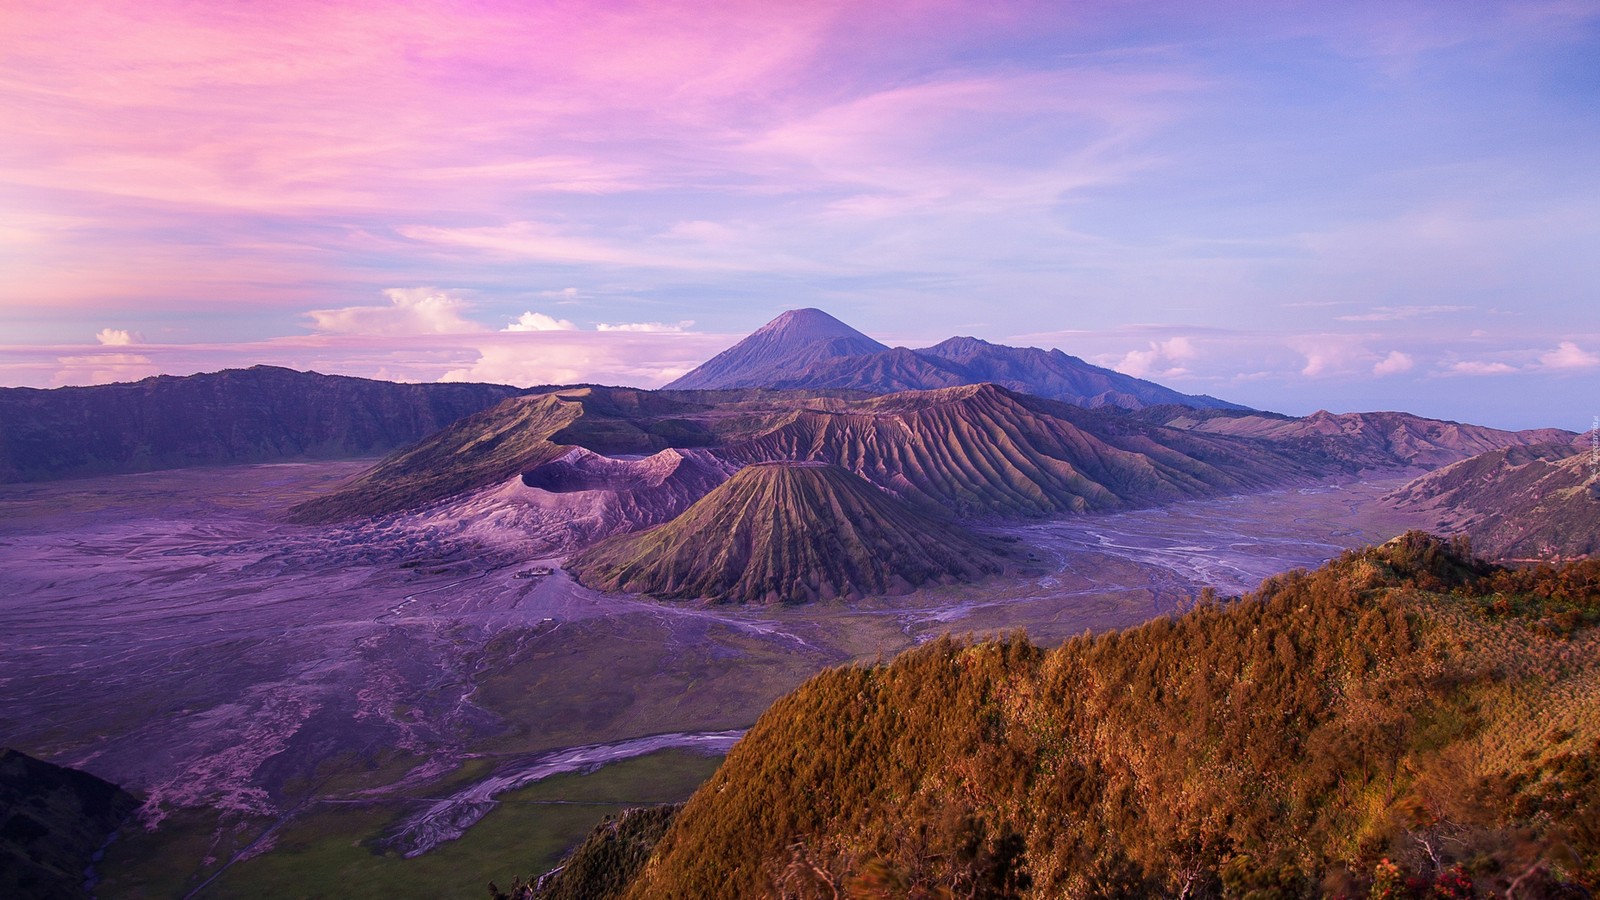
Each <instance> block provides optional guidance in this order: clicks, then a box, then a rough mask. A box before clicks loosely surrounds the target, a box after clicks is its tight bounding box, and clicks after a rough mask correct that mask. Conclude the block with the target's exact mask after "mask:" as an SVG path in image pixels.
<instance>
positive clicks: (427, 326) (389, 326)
mask: <svg viewBox="0 0 1600 900" xmlns="http://www.w3.org/2000/svg"><path fill="white" fill-rule="evenodd" d="M383 293H384V295H385V296H387V297H388V298H389V305H388V306H346V307H342V308H340V309H316V310H312V311H310V312H308V313H306V316H307V317H308V318H309V319H311V327H312V329H314V330H316V331H319V332H322V333H324V334H369V335H387V336H399V335H417V334H475V333H478V332H482V331H487V330H488V329H486V328H484V327H483V326H482V325H479V324H478V323H477V322H473V321H471V320H470V319H467V318H465V317H464V316H463V315H462V314H463V313H465V312H466V311H467V310H468V309H469V308H470V307H471V304H469V303H468V302H467V301H466V300H464V299H462V297H461V296H460V295H459V292H457V291H449V290H440V289H439V288H435V287H412V288H389V289H387V290H385V291H384V292H383Z"/></svg>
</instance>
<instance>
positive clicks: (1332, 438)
mask: <svg viewBox="0 0 1600 900" xmlns="http://www.w3.org/2000/svg"><path fill="white" fill-rule="evenodd" d="M1135 417H1136V418H1139V419H1141V420H1144V421H1148V422H1156V423H1159V424H1161V425H1164V426H1166V427H1168V428H1182V429H1185V430H1188V431H1196V432H1201V433H1205V434H1217V435H1231V436H1233V437H1245V438H1254V439H1258V440H1264V441H1269V442H1271V443H1274V444H1277V445H1280V446H1283V447H1289V448H1294V449H1297V450H1301V451H1304V452H1307V453H1313V454H1317V455H1319V456H1324V457H1327V458H1329V459H1330V460H1337V461H1339V462H1342V463H1345V464H1347V465H1349V466H1351V467H1352V468H1354V469H1358V470H1359V469H1381V468H1390V467H1394V466H1396V465H1402V466H1405V465H1411V466H1421V467H1425V468H1436V467H1438V466H1444V465H1449V464H1450V463H1454V462H1457V461H1460V460H1463V459H1466V458H1468V457H1470V456H1475V455H1477V454H1479V453H1485V452H1488V451H1491V450H1500V449H1504V448H1507V447H1518V446H1526V445H1530V444H1542V443H1549V442H1563V441H1569V440H1571V439H1572V438H1573V437H1574V435H1573V433H1572V432H1570V431H1563V430H1561V429H1559V428H1531V429H1527V430H1524V431H1502V430H1500V429H1498V428H1489V427H1487V426H1484V425H1467V424H1463V423H1461V422H1451V421H1446V420H1443V419H1428V418H1424V417H1422V416H1418V415H1413V414H1411V413H1405V412H1355V413H1331V412H1328V411H1327V410H1318V411H1317V412H1314V413H1312V414H1311V415H1309V416H1298V417H1296V416H1286V415H1282V414H1280V413H1268V412H1256V411H1250V412H1246V413H1241V412H1234V411H1227V410H1220V411H1219V410H1207V411H1204V412H1198V413H1197V412H1196V411H1195V410H1192V409H1182V408H1177V407H1171V408H1159V409H1148V410H1142V411H1140V412H1139V413H1137V414H1135Z"/></svg>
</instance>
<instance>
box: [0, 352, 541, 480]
mask: <svg viewBox="0 0 1600 900" xmlns="http://www.w3.org/2000/svg"><path fill="white" fill-rule="evenodd" d="M520 393H522V389H520V388H514V387H508V386H505V385H490V384H395V383H392V382H388V381H374V380H371V379H367V378H351V377H347V376H343V375H322V374H318V373H316V372H297V371H295V370H293V369H282V368H278V367H275V366H255V367H253V368H249V369H225V370H223V371H221V372H213V373H207V374H201V375H189V376H182V377H176V376H172V375H160V376H156V377H153V378H146V379H144V380H143V381H137V382H131V383H124V384H106V385H96V386H93V387H64V388H55V389H52V390H40V389H36V388H0V482H14V481H41V480H46V479H52V478H70V477H77V476H85V475H103V474H111V473H119V472H148V471H153V470H156V469H174V468H183V467H186V466H215V465H230V464H234V463H251V462H270V461H273V460H280V459H336V458H341V457H355V456H375V455H379V454H382V453H387V452H389V451H391V450H394V449H395V448H397V447H403V446H405V445H407V444H410V443H413V442H415V441H417V440H420V439H422V438H424V437H426V436H427V435H429V434H432V433H433V432H436V431H438V430H439V429H441V428H443V427H445V426H446V425H449V424H450V423H452V422H454V421H456V420H457V419H459V418H461V417H463V416H466V415H470V414H472V413H475V412H478V411H479V410H481V409H484V408H486V407H489V406H493V405H494V404H496V403H498V402H500V401H501V400H504V399H506V398H507V397H511V396H515V395H517V394H520Z"/></svg>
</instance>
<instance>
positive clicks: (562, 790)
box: [102, 750, 721, 900]
mask: <svg viewBox="0 0 1600 900" xmlns="http://www.w3.org/2000/svg"><path fill="white" fill-rule="evenodd" d="M720 762H721V760H720V758H713V757H706V756H700V755H698V754H693V753H688V752H684V751H676V750H667V751H662V752H660V753H654V754H650V755H649V756H642V757H638V758H636V759H630V760H624V761H621V762H617V763H613V764H611V765H609V766H605V767H603V768H601V769H599V770H598V771H596V772H592V773H589V774H584V775H580V774H570V775H558V776H554V777H552V778H549V779H546V780H545V781H542V782H538V783H536V784H533V785H529V786H528V787H525V788H523V789H521V790H518V791H513V792H511V793H508V794H504V795H502V796H501V797H500V798H498V799H499V800H500V805H499V806H497V807H496V808H495V809H494V810H493V811H492V812H490V813H489V814H488V815H487V816H485V817H484V818H483V820H482V821H480V822H479V823H478V824H476V825H474V826H473V827H472V828H470V829H468V831H467V833H466V834H465V835H464V836H463V837H461V838H460V839H458V840H455V841H450V842H448V843H446V844H443V845H441V846H440V847H438V848H437V849H435V850H433V851H432V852H430V853H427V854H424V855H423V856H420V857H418V858H416V859H404V858H402V857H400V856H399V855H398V854H395V853H393V852H388V851H382V850H380V849H378V848H377V844H378V841H379V839H381V838H382V837H383V836H384V835H386V834H387V833H388V831H389V829H390V828H391V827H392V826H393V824H394V821H395V820H396V818H398V816H399V815H400V812H399V811H398V810H396V808H395V807H394V806H393V805H391V804H384V805H381V806H339V805H335V804H324V805H322V806H320V807H318V808H317V809H315V810H314V811H313V812H310V813H308V814H306V815H304V816H303V817H301V818H300V819H298V820H296V821H295V822H293V823H291V824H290V825H288V826H286V827H285V828H283V829H282V830H281V831H280V832H279V833H278V835H277V838H276V842H275V845H274V847H273V849H272V850H270V851H268V852H267V853H264V854H262V855H261V856H259V857H256V858H254V859H249V860H245V861H242V862H240V863H237V864H235V865H234V866H232V867H231V868H229V869H228V870H227V871H226V872H224V873H223V875H222V877H220V878H219V879H217V881H215V882H214V883H212V885H211V886H210V887H209V888H207V890H206V891H205V893H204V895H203V896H205V897H207V898H241V900H243V898H273V900H277V898H293V897H339V898H351V900H360V898H372V900H393V898H395V897H430V898H431V897H437V898H471V900H482V898H484V897H486V896H487V890H486V887H487V884H488V882H489V881H491V880H493V881H496V882H497V883H499V884H501V885H509V884H510V883H511V880H512V878H514V877H517V876H522V877H527V876H529V875H535V874H538V873H540V872H543V871H546V870H548V869H550V868H551V867H553V866H555V865H556V864H557V863H558V862H560V860H561V858H562V857H563V856H564V855H565V854H566V853H567V852H568V851H569V850H571V849H572V848H573V847H575V846H577V845H578V844H579V843H580V842H581V841H582V840H583V839H584V837H586V836H587V835H588V833H589V832H590V830H592V829H593V828H594V826H595V825H596V824H597V823H598V822H599V821H600V820H601V819H602V818H603V817H605V816H606V815H610V814H615V813H617V812H619V811H621V810H622V809H624V808H625V807H627V806H637V805H642V804H652V803H675V802H679V801H682V800H684V799H686V798H687V797H688V796H689V795H690V794H691V793H693V792H694V789H695V788H697V787H699V786H700V784H701V783H703V782H704V781H705V780H706V779H707V778H709V777H710V776H711V774H712V773H713V772H715V771H716V767H717V766H718V765H719V764H720ZM556 801H560V802H556ZM410 809H411V807H407V811H409V810H410ZM180 895H181V892H180ZM102 896H105V897H115V896H134V895H120V894H116V893H111V892H102ZM142 896H170V895H163V894H158V893H149V894H144V895H142Z"/></svg>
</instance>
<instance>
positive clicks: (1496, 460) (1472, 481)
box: [1392, 442, 1600, 559]
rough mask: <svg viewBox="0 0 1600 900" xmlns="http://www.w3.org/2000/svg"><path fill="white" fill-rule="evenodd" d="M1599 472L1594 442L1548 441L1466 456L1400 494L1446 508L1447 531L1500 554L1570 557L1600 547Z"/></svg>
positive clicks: (1443, 523) (1443, 524)
mask: <svg viewBox="0 0 1600 900" xmlns="http://www.w3.org/2000/svg"><path fill="white" fill-rule="evenodd" d="M1597 476H1600V470H1597V467H1596V466H1595V464H1594V461H1593V459H1591V456H1590V452H1589V450H1588V448H1587V447H1580V446H1579V445H1577V444H1574V443H1571V442H1562V443H1557V444H1541V445H1537V446H1533V447H1512V448H1507V449H1504V450H1495V451H1491V452H1489V453H1483V454H1480V455H1478V456H1474V457H1472V458H1471V459H1467V460H1462V461H1461V462H1458V463H1456V464H1455V465H1452V466H1449V467H1446V468H1444V469H1440V470H1438V471H1435V472H1429V473H1428V474H1427V475H1424V476H1422V477H1421V478H1418V479H1417V480H1416V481H1413V482H1412V483H1410V484H1408V485H1406V486H1405V487H1404V488H1401V489H1400V490H1398V491H1396V492H1395V493H1394V494H1393V495H1392V496H1393V498H1394V499H1395V500H1397V501H1399V503H1400V504H1401V505H1402V506H1420V505H1428V506H1433V507H1436V508H1438V510H1439V512H1440V522H1439V527H1440V528H1441V529H1448V530H1451V531H1460V532H1464V533H1466V534H1468V535H1470V536H1471V537H1472V544H1473V547H1474V548H1475V549H1476V550H1477V551H1478V552H1479V553H1482V554H1484V555H1487V556H1490V557H1492V558H1520V559H1530V558H1542V557H1549V556H1561V557H1568V558H1570V557H1575V556H1584V555H1590V554H1594V553H1596V552H1600V489H1597V488H1596V486H1595V483H1596V479H1597Z"/></svg>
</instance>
